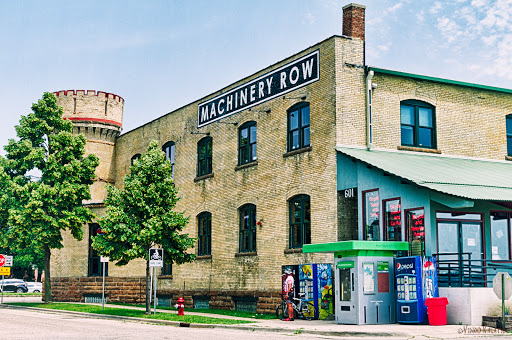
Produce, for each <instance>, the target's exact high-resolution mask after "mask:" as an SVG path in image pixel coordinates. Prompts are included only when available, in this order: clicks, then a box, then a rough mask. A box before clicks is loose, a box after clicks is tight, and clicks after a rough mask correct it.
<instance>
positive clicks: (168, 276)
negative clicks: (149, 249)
mask: <svg viewBox="0 0 512 340" xmlns="http://www.w3.org/2000/svg"><path fill="white" fill-rule="evenodd" d="M158 278H159V279H164V280H167V279H169V280H172V275H158Z"/></svg>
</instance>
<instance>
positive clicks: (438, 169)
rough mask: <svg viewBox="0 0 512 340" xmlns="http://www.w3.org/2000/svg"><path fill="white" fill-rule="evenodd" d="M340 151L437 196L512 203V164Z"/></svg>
mask: <svg viewBox="0 0 512 340" xmlns="http://www.w3.org/2000/svg"><path fill="white" fill-rule="evenodd" d="M336 150H337V151H338V152H341V153H343V154H345V155H348V156H350V157H352V158H355V159H357V160H360V161H362V162H364V163H366V164H368V165H371V166H373V167H376V168H378V169H381V170H383V171H384V172H386V173H388V174H391V175H394V176H397V177H400V178H402V179H404V180H407V181H409V182H412V183H415V184H417V185H419V186H422V187H425V188H428V189H431V190H435V191H437V192H441V193H444V194H448V195H453V196H458V197H463V198H466V199H471V200H488V201H504V202H510V201H512V162H507V161H492V160H479V159H469V158H458V157H449V156H442V155H434V154H426V153H418V152H408V151H389V150H388V151H385V150H375V149H372V150H367V149H361V148H350V147H336Z"/></svg>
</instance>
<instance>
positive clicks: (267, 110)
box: [247, 109, 271, 113]
mask: <svg viewBox="0 0 512 340" xmlns="http://www.w3.org/2000/svg"><path fill="white" fill-rule="evenodd" d="M247 111H251V112H262V113H270V111H271V109H266V110H253V109H249V110H247Z"/></svg>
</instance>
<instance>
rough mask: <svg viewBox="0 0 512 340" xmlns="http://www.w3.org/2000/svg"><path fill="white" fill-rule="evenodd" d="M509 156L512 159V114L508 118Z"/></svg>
mask: <svg viewBox="0 0 512 340" xmlns="http://www.w3.org/2000/svg"><path fill="white" fill-rule="evenodd" d="M506 123H507V124H506V125H507V154H508V155H509V156H511V157H512V114H511V115H508V116H507V119H506Z"/></svg>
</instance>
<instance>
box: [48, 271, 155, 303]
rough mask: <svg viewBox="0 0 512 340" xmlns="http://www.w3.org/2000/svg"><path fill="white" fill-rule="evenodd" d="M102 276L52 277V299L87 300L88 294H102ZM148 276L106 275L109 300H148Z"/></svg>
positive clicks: (106, 289) (63, 300) (123, 301)
mask: <svg viewBox="0 0 512 340" xmlns="http://www.w3.org/2000/svg"><path fill="white" fill-rule="evenodd" d="M102 286H103V278H102V277H57V278H52V300H53V301H62V302H85V297H86V296H101V294H102ZM145 289H146V278H145V277H140V278H133V277H106V278H105V296H107V298H108V300H107V301H108V302H121V303H134V304H141V303H145V302H146V293H145Z"/></svg>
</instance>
